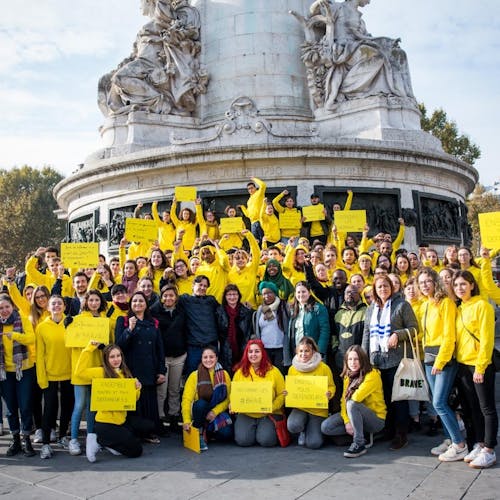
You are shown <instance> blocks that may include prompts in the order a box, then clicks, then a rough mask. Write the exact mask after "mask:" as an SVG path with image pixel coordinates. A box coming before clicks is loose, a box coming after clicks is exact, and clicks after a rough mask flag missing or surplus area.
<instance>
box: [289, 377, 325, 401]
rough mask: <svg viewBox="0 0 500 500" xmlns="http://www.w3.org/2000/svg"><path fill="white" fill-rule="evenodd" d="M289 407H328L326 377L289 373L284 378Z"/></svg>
mask: <svg viewBox="0 0 500 500" xmlns="http://www.w3.org/2000/svg"><path fill="white" fill-rule="evenodd" d="M285 387H286V391H287V395H286V397H285V406H287V407H289V408H321V409H324V408H328V398H327V396H326V393H327V391H328V377H324V376H312V375H311V376H308V375H305V376H300V375H296V376H294V375H289V376H287V377H286V380H285Z"/></svg>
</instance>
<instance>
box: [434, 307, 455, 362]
mask: <svg viewBox="0 0 500 500" xmlns="http://www.w3.org/2000/svg"><path fill="white" fill-rule="evenodd" d="M439 314H440V317H441V332H442V333H441V346H440V348H439V353H438V355H437V357H436V360H435V361H434V367H435V368H436V369H438V370H442V369H443V368H444V366H445V365H446V363H448V361H450V359H451V358H452V356H453V353H454V352H455V342H456V317H457V306H456V305H455V303H454V302H453V301H452V300H451V299H449V298H444V299H443V300H442V301H441V304H440V306H439Z"/></svg>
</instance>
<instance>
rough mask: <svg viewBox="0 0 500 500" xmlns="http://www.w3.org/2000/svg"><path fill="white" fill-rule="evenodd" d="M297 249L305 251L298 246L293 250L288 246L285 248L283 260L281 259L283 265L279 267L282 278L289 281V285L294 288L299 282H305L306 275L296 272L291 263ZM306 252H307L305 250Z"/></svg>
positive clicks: (302, 272)
mask: <svg viewBox="0 0 500 500" xmlns="http://www.w3.org/2000/svg"><path fill="white" fill-rule="evenodd" d="M298 249H302V250H305V248H304V247H301V246H300V245H299V246H298V247H297V248H293V247H292V246H290V245H287V246H286V251H285V258H284V259H283V263H282V265H281V269H282V271H283V276H284V277H285V278H286V279H287V280H288V281H290V283H291V284H292V285H293V286H295V285H296V284H297V283H298V282H299V281H306V273H305V272H304V271H297V269H295V267H294V266H293V261H294V259H295V252H296V251H297V250H298ZM306 252H307V250H306Z"/></svg>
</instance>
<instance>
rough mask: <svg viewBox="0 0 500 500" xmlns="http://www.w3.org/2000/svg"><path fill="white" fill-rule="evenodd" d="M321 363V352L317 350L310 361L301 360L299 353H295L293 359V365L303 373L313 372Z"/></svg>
mask: <svg viewBox="0 0 500 500" xmlns="http://www.w3.org/2000/svg"><path fill="white" fill-rule="evenodd" d="M320 363H321V354H320V353H319V352H315V353H314V354H313V355H312V357H311V359H310V360H309V361H306V362H305V363H303V362H301V361H299V358H298V356H297V355H295V356H294V357H293V359H292V365H293V367H294V368H295V369H296V370H297V371H299V372H302V373H309V372H313V371H314V370H316V368H318V366H319V364H320Z"/></svg>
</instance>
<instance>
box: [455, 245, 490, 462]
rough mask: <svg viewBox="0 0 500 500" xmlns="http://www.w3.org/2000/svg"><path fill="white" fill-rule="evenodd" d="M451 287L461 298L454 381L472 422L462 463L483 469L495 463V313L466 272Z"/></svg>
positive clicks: (472, 277) (458, 273)
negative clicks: (467, 446) (467, 447)
mask: <svg viewBox="0 0 500 500" xmlns="http://www.w3.org/2000/svg"><path fill="white" fill-rule="evenodd" d="M459 255H460V251H459ZM459 259H460V257H459ZM453 290H454V291H455V295H456V296H457V298H458V299H459V300H460V301H461V304H460V305H459V306H458V314H457V322H456V326H457V348H456V353H457V361H458V375H457V383H458V386H459V390H460V394H461V397H463V398H465V399H466V405H465V406H466V407H467V408H469V410H470V415H469V417H470V419H471V421H472V426H471V427H470V428H468V429H467V440H468V443H469V445H470V444H473V447H472V451H470V453H469V454H468V455H466V456H465V458H464V462H466V463H468V464H469V466H470V467H472V468H475V469H485V468H487V467H491V466H493V465H494V464H495V463H496V454H495V446H496V445H497V433H498V415H497V411H496V406H495V367H494V366H493V364H492V361H491V358H492V355H493V347H494V339H495V312H494V310H493V307H492V306H491V304H489V303H488V302H487V301H486V300H484V299H483V298H482V297H481V296H480V295H479V288H478V285H477V283H476V280H475V279H474V276H473V275H472V274H471V273H470V272H469V271H457V272H456V274H455V276H454V278H453ZM466 420H467V419H466Z"/></svg>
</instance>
